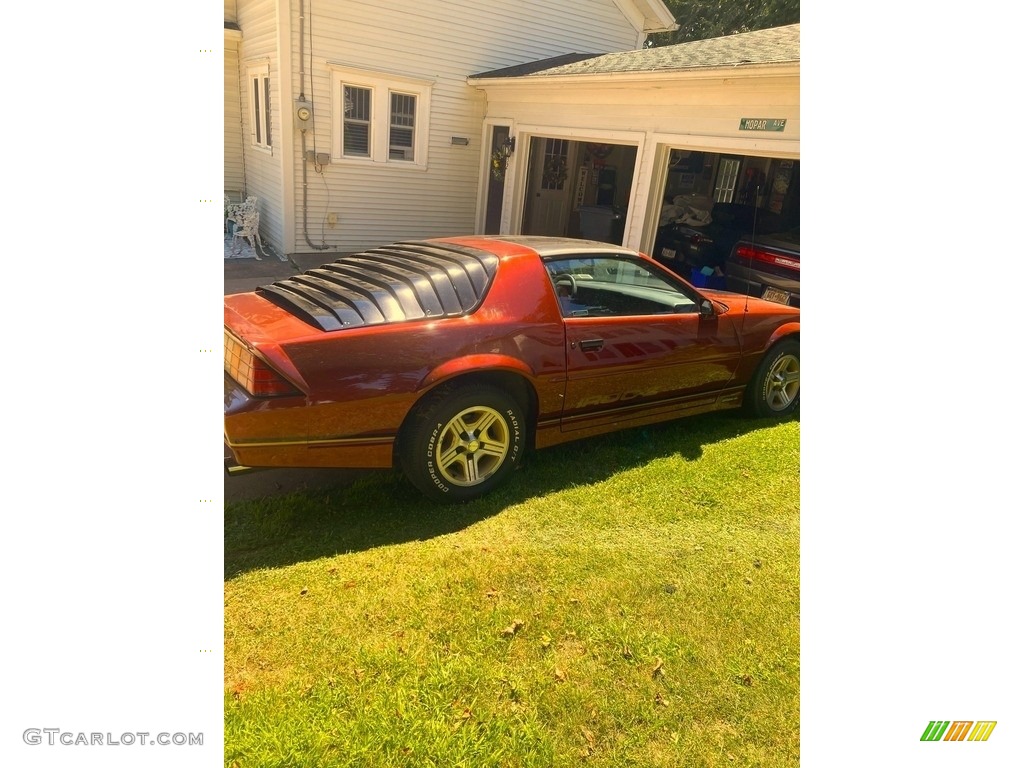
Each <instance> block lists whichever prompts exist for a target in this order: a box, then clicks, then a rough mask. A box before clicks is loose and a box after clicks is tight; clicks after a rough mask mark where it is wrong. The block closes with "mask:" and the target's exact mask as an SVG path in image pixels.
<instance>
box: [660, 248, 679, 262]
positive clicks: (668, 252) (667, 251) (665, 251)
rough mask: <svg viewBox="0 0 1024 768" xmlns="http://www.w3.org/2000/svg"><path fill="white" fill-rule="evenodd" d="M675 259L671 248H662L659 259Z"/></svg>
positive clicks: (674, 253)
mask: <svg viewBox="0 0 1024 768" xmlns="http://www.w3.org/2000/svg"><path fill="white" fill-rule="evenodd" d="M675 257H676V252H675V251H673V250H672V249H671V248H662V249H661V258H663V259H670V260H671V259H674V258H675Z"/></svg>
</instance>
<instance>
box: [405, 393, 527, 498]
mask: <svg viewBox="0 0 1024 768" xmlns="http://www.w3.org/2000/svg"><path fill="white" fill-rule="evenodd" d="M525 427H526V421H525V416H524V413H523V407H522V405H520V403H519V402H517V401H516V400H515V399H514V398H512V397H509V396H508V395H507V394H505V393H504V392H503V391H501V390H500V389H497V388H495V387H491V386H486V385H479V386H477V385H466V386H462V387H443V388H442V389H440V390H438V391H437V392H435V393H433V394H431V395H429V396H428V397H427V399H426V400H424V402H423V403H421V404H420V405H419V406H418V407H417V409H416V411H415V413H414V414H413V415H412V417H411V420H410V422H409V423H408V424H407V426H406V429H404V430H403V432H402V436H401V439H400V442H399V446H398V456H399V462H400V464H401V467H402V472H403V473H404V474H405V476H406V477H407V478H408V479H409V481H410V482H411V483H412V484H413V485H414V486H416V488H418V489H419V490H420V491H421V492H422V493H423V494H424V495H426V496H427V497H429V498H431V499H433V500H435V501H441V502H460V501H468V500H470V499H475V498H477V497H479V496H483V495H484V494H485V493H487V492H489V491H491V490H493V489H494V488H496V487H497V486H499V485H501V484H502V483H503V482H504V481H505V479H506V478H507V477H508V475H509V473H510V472H512V470H513V469H514V468H515V466H516V464H518V463H519V461H520V459H521V458H522V454H523V450H524V448H523V445H524V444H523V438H524V437H525V435H526V429H525Z"/></svg>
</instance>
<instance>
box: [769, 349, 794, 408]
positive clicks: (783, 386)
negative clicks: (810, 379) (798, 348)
mask: <svg viewBox="0 0 1024 768" xmlns="http://www.w3.org/2000/svg"><path fill="white" fill-rule="evenodd" d="M766 380H767V386H766V387H765V402H766V403H767V405H768V407H769V408H771V409H772V410H773V411H784V410H785V409H786V408H788V407H789V405H790V404H791V403H792V402H793V400H794V399H796V396H797V395H798V394H800V358H799V357H797V356H796V355H782V356H781V357H780V358H779V359H778V360H776V361H775V364H774V365H772V367H771V370H770V371H768V376H767V379H766Z"/></svg>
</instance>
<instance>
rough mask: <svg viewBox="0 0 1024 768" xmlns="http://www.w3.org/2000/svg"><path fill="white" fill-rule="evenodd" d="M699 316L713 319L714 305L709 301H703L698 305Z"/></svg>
mask: <svg viewBox="0 0 1024 768" xmlns="http://www.w3.org/2000/svg"><path fill="white" fill-rule="evenodd" d="M700 316H701V317H714V316H715V305H714V304H712V303H711V299H704V300H703V301H701V303H700Z"/></svg>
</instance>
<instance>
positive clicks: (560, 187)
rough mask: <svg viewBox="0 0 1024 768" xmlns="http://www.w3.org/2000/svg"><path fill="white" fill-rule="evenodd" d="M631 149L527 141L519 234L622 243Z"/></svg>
mask: <svg viewBox="0 0 1024 768" xmlns="http://www.w3.org/2000/svg"><path fill="white" fill-rule="evenodd" d="M635 169H636V147H635V146H631V145H626V144H598V143H594V142H583V141H575V140H571V139H563V138H557V137H547V136H534V137H533V138H532V139H531V140H530V157H529V166H528V170H527V179H526V188H525V189H526V192H525V196H524V201H523V226H522V233H523V234H526V235H553V236H556V237H582V238H585V239H588V240H600V241H602V242H608V243H616V244H621V243H622V237H623V224H624V223H625V217H626V209H627V207H628V205H629V191H630V188H631V187H632V184H633V173H634V171H635Z"/></svg>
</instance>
